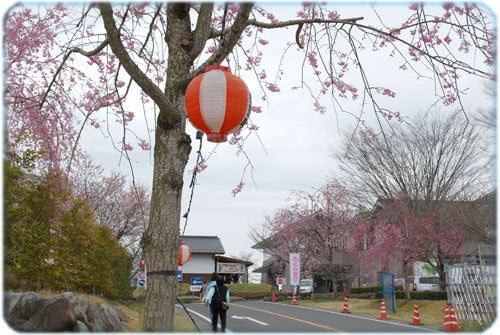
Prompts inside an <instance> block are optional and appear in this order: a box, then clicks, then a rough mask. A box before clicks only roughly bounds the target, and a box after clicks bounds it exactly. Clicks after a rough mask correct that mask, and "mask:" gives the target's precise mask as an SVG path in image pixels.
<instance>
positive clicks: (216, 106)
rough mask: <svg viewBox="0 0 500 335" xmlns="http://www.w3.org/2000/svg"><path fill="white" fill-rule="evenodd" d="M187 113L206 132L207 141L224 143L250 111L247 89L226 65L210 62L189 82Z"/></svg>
mask: <svg viewBox="0 0 500 335" xmlns="http://www.w3.org/2000/svg"><path fill="white" fill-rule="evenodd" d="M184 102H185V107H186V113H187V116H188V118H189V120H190V121H191V124H192V125H193V126H194V127H195V128H196V129H198V130H200V131H202V132H204V133H205V134H207V139H208V141H210V142H225V141H226V140H227V135H228V134H230V133H232V132H235V131H237V130H239V129H240V128H241V126H243V125H244V124H245V123H246V121H247V119H248V116H249V114H250V92H249V91H248V88H247V85H246V84H245V82H244V81H243V80H241V79H240V78H238V77H237V76H235V75H233V74H231V72H230V70H229V68H228V67H225V66H221V65H210V66H207V68H206V69H205V73H203V74H200V75H198V76H196V77H195V78H194V79H193V80H192V81H191V82H190V83H189V85H188V87H187V89H186V96H185V101H184Z"/></svg>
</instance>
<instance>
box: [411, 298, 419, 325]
mask: <svg viewBox="0 0 500 335" xmlns="http://www.w3.org/2000/svg"><path fill="white" fill-rule="evenodd" d="M412 325H415V326H417V325H420V312H419V311H418V304H417V302H416V301H415V303H414V304H413V322H412Z"/></svg>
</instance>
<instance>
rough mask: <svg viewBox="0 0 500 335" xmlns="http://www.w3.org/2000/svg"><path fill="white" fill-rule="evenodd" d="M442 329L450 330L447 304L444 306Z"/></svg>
mask: <svg viewBox="0 0 500 335" xmlns="http://www.w3.org/2000/svg"><path fill="white" fill-rule="evenodd" d="M443 329H444V330H451V329H450V306H448V304H447V305H446V306H445V307H444V323H443Z"/></svg>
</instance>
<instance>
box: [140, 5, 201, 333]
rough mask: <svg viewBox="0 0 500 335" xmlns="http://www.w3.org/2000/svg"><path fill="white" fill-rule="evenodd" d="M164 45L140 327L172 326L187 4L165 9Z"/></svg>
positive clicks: (184, 152) (184, 146) (184, 149)
mask: <svg viewBox="0 0 500 335" xmlns="http://www.w3.org/2000/svg"><path fill="white" fill-rule="evenodd" d="M167 13H168V14H167V15H168V21H167V22H168V29H167V35H166V36H165V39H166V41H167V43H168V45H169V56H168V71H167V75H166V79H167V80H166V85H165V95H166V96H167V99H168V100H169V101H170V102H171V104H172V106H173V109H174V110H160V114H159V116H158V124H157V127H156V137H155V147H154V172H153V192H152V199H151V214H150V220H149V226H148V230H147V231H146V233H145V234H144V237H143V240H142V247H143V251H144V253H145V259H146V262H147V264H148V286H147V291H146V292H147V293H146V301H145V306H144V307H145V308H144V330H146V331H173V329H174V308H175V289H176V285H177V276H176V274H177V257H178V252H179V222H180V217H181V199H182V188H183V174H184V169H185V167H186V164H187V162H188V159H189V153H190V151H191V139H190V137H189V136H188V135H187V134H186V113H185V110H184V94H185V88H186V78H188V77H189V69H190V67H191V65H192V61H191V59H190V58H189V57H187V56H186V52H185V50H183V49H182V48H183V47H182V43H181V41H182V39H183V38H186V37H189V36H190V34H191V31H190V20H189V4H173V5H169V8H168V12H167Z"/></svg>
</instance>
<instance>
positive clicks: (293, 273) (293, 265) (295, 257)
mask: <svg viewBox="0 0 500 335" xmlns="http://www.w3.org/2000/svg"><path fill="white" fill-rule="evenodd" d="M290 284H291V285H295V286H298V285H299V284H300V254H290Z"/></svg>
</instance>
